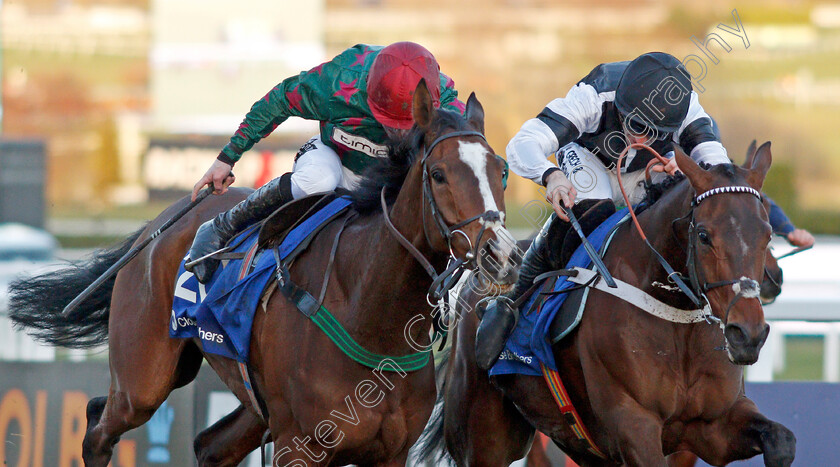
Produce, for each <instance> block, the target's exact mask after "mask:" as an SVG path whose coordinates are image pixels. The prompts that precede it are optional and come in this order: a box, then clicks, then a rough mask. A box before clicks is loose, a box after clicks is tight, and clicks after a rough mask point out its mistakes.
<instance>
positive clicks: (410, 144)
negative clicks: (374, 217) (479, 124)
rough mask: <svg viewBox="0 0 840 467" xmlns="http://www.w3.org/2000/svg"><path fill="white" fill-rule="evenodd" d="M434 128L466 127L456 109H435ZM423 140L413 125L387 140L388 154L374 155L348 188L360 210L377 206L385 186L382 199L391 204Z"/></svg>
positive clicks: (362, 211)
mask: <svg viewBox="0 0 840 467" xmlns="http://www.w3.org/2000/svg"><path fill="white" fill-rule="evenodd" d="M435 114H436V117H437V118H436V120H435V126H436V128H442V127H445V128H454V129H456V130H460V129H465V128H466V126H467V121H466V119H464V117H462V116H461V115H460V114H459V113H456V112H452V111H449V110H441V109H438V110H437V112H435ZM422 143H423V131H422V130H421V129H420V128H418V127H417V125H414V126H413V127H412V128H411V130H410V131H409V132H408V135H407V136H406V137H405V139H403V140H402V141H394V140H389V141H388V143H387V145H388V157H387V158H382V159H376V160H375V161H374V162H373V163H372V164H371V165H370V166H368V167H367V168H366V169H365V171H364V173H362V177H361V180H360V181H359V185H358V187H357V188H355V189H354V190H352V191H350V193H349V195H350V198H351V199H352V200H353V205H354V208H355V209H356V210H357V211H359V212H360V213H362V214H365V213H369V212H372V211H375V210H379V209H380V201H379V197H380V192H381V191H382V188H383V187H384V188H385V202H386V203H387V204H388V205H391V204H392V203H393V202H394V201H395V200H396V199H397V194H398V193H399V191H400V188H401V187H402V185H403V182H404V181H405V177H406V176H407V175H408V171H409V170H411V167H412V166H413V165H414V162H415V161H416V160H417V156H418V155H419V154H420V149H421V145H422Z"/></svg>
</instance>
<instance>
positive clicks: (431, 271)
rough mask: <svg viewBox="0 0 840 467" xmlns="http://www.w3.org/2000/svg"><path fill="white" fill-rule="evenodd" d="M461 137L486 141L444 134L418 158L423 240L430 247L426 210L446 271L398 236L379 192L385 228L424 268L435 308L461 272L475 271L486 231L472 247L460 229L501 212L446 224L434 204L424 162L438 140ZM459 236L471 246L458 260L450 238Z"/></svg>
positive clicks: (428, 296) (468, 133)
mask: <svg viewBox="0 0 840 467" xmlns="http://www.w3.org/2000/svg"><path fill="white" fill-rule="evenodd" d="M461 136H477V137H479V138H481V139H482V140H483V141H485V142H486V141H487V139H486V138H485V137H484V135H483V134H481V133H479V132H477V131H469V130H465V131H453V132H450V133H445V134H443V135H441V136H439V137H437V139H435V140H434V141H433V142H432V144H430V145H428V146H427V147H426V148H425V151H424V153H423V159H421V161H420V164H421V165H422V170H423V199H424V203H423V235H424V236H425V238H426V242H427V243H428V244H429V245H431V244H432V242H431V240H430V238H429V232H428V230H427V227H426V225H427V222H426V211H427V210H429V211H431V216H432V219H433V220H434V221H435V225H436V226H437V229H438V232H439V233H440V235H441V237H443V239H444V240H446V243H447V245H448V246H449V263H448V265H447V267H446V269H445V270H444V271H443V272H441V273H439V274H438V272H437V271H436V270H435V267H434V266H432V263H431V262H429V260H428V259H426V257H425V256H424V255H423V253H421V252H420V250H418V249H417V247H415V246H414V245H413V244H412V243H411V242H410V241H409V240H408V239H407V238H405V236H404V235H403V234H402V233H400V231H399V230H397V228H396V227H395V226H394V224H393V223H392V222H391V216H390V214H389V212H388V205H387V204H386V202H385V188H384V187H383V188H382V191H381V192H380V202H381V204H382V213H383V215H384V217H385V225H387V226H388V230H389V231H390V232H391V233H392V234H393V235H394V237H396V239H397V241H399V242H400V244H401V245H402V246H403V247H404V248H405V249H406V250H408V252H409V253H411V255H412V256H413V257H414V258H415V259H416V260H417V262H418V263H420V265H421V266H422V267H423V269H424V270H425V271H426V273H427V274H428V275H429V277H431V278H432V285H431V287H430V288H429V291H428V293H427V294H426V300H427V301H428V302H429V305H431V306H435V303H436V302H439V301H440V300H442V299H443V297H444V295H445V294H446V293H447V292H448V291H449V290H450V289H452V287H454V286H455V284H456V283H457V282H458V280H459V279H460V278H461V276H462V275H463V273H464V272H465V271H467V270H469V269H474V268H475V267H477V258H478V248H479V245H480V244H481V237H482V236H483V235H484V231H485V230H487V228H484V229H481V231H480V232H479V235H478V238H477V239H476V241H475V245H473V244H472V241H470V238H469V236H468V235H467V234H466V233H464V231H463V230H461V228H462V227H464V226H466V225H468V224H470V223H472V222H475V221H482V222H483V223H485V224H488V225H489V224H490V223H492V222H495V221H499V220H500V219H501V213H500V212H499V211H485V212H483V213H481V214H478V215H476V216H472V217H470V218H468V219H465V220H462V221H460V222H457V223H455V224H452V225H449V224H447V223H446V221H445V220H444V219H443V216H442V215H441V213H440V209H439V208H438V206H437V202H436V201H435V198H434V196H433V195H432V187H431V182H430V181H429V178H430V177H429V167H428V166H427V165H426V161H427V160H428V158H429V156H430V155H431V154H432V151H433V150H434V148H435V146H437V145H438V143H440V142H441V141H444V140H446V139H449V138H457V137H461ZM456 234H457V235H461V236H463V237H464V239H466V240H467V243H468V244H469V245H470V247H469V249H468V250H467V253H466V254H465V255H464V256H465V257H464V258H458V257H456V256H455V253H454V251H453V249H452V239H453V238H454V237H455V235H456Z"/></svg>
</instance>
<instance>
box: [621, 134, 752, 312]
mask: <svg viewBox="0 0 840 467" xmlns="http://www.w3.org/2000/svg"><path fill="white" fill-rule="evenodd" d="M631 148H637V149H647V150H648V151H650V153H651V154H653V155H654V157H655V158H656V159H655V160H657V161H658V162H660V163H662V164H663V165H665V164H667V163H668V159H666V158H664V157H662V155H660V154H659V153H658V152H657V151H656V150H655V149H653V148H651V147H650V146H648V145H646V144H642V143H632V144H630V145H628V146H627V147H626V148H624V151H622V152H621V155H620V156H619V157H618V161H617V163H616V167H617V168H618V172H617V174H616V175H617V178H618V185H619V188H620V189H621V195H622V196H623V197H624V202H625V203H626V204H627V209H628V210H629V211H630V216H631V218H632V219H633V224H634V225H635V226H636V230H637V231H638V232H639V235H640V236H641V238H642V239H643V240H644V241H645V244H646V245H647V246H648V247H649V248H650V250H651V251H652V252H653V253H654V256H655V257H656V259H657V261H659V263H660V264H661V265H662V267H663V268H664V269H665V271H666V272H667V273H668V280H669V281H671V282H673V283H674V284H676V285H677V286H678V287H679V289H680V290H681V291H682V292H683V293H684V294H685V295H686V296H687V297H688V298H689V299H690V300H691V301H692V303H694V305H696V306H700V305H701V302H700V299H699V298H698V296H700V297H702V298H703V301H705V302H706V304H708V303H709V299H708V298H707V297H706V292H708V291H709V290H712V289H714V288H717V287H723V286H727V285H731V286H732V289H733V291H734V292H735V296H734V297H733V299H732V300H731V301H730V302H729V305H728V306H727V308H726V311H725V312H724V316H723V319H721V318H718V317H716V316H714V315H712V314H711V312H709V314H708V315H707V316H706V321H707V322H709V323H712V322H714V323H717V324H718V325H720V326H721V328H722V327H723V326H724V325H725V324H726V322H727V321H728V318H729V311H730V310H731V309H732V307H733V306H735V303H736V302H737V301H738V300H739V299H741V298H758V296H759V283H758V281H756V280H754V279H750V278H748V277H741V278H739V279H731V280H723V281H718V282H712V283H709V282H705V280H704V281H703V282H702V284H701V281H700V278H699V277H698V274H697V261H696V260H697V244H696V242H697V240H696V237H697V235H696V234H695V233H696V225H695V222H694V214H695V208H696V207H697V206H699V205H700V203H701V202H703V201H704V200H706V199H708V198H710V197H712V196H714V195H718V194H725V193H746V194H750V195H753V196H755V197H757V198H758V199H759V201H761V199H762V196H761V193H760V192H759V191H758V190H756V189H754V188H752V187H749V186H740V185H734V186H723V187H718V188H712V189H711V190H708V191H706V192H704V193H701V194H699V195H697V196H695V197H694V198H693V199H692V200H691V209H690V210H689V212H688V214H686V215H685V216H684V217H683V218H686V217H689V216H690V218H691V219H690V221H689V227H688V252H687V259H686V269H687V271H688V276H689V277H688V279H689V281H690V282H691V287H690V288H689V286H688V285H687V284H686V283H685V280H684V278H683V277H682V275H681V274H680V273H678V272H676V271H674V269H673V268H672V267H671V266H670V265H669V264H668V262H667V261H666V260H665V258H663V257H662V255H661V254H660V253H659V252H658V251H657V250H656V249H655V248H654V247H653V245H651V243H650V241H648V238H647V236H646V235H645V233H644V230H642V227H641V225H640V224H639V221H638V219H637V218H636V213H635V212H634V210H633V206H632V205H631V203H630V199H629V197H628V196H627V192H626V191H625V189H624V185H623V183H622V181H621V172H620V167H621V160H622V158H623V157H624V156H625V155H626V154H627V151H629V150H630V149H631ZM653 164H654V163H653V162H652V163H649V164H648V166H647V168H646V169H645V173H646V175H649V170H650V168H651V166H652V165H653ZM704 308H706V307H704Z"/></svg>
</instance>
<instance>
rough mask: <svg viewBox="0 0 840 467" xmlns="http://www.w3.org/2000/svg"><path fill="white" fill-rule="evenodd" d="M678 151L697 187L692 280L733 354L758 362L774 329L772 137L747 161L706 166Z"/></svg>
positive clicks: (743, 360)
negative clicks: (768, 205) (766, 279)
mask: <svg viewBox="0 0 840 467" xmlns="http://www.w3.org/2000/svg"><path fill="white" fill-rule="evenodd" d="M676 157H677V164H678V165H679V167H680V170H682V171H683V173H685V175H686V177H687V178H688V180H689V182H690V183H691V186H692V187H693V188H694V192H695V197H694V198H693V201H692V212H691V214H690V215H689V217H688V218H687V222H688V224H689V225H688V273H689V275H690V276H691V281H692V284H693V286H694V288H695V290H697V291H698V292H700V293H703V294H704V295H705V296H706V297H707V299H708V302H709V305H710V306H711V309H712V313H713V315H714V316H715V317H717V318H719V319H720V320H721V323H722V324H723V326H724V336H725V338H726V344H727V345H726V347H727V351H728V354H729V359H730V360H731V361H732V362H733V363H736V364H740V365H748V364H752V363H755V361H756V360H758V353H759V350H760V349H761V346H762V345H763V344H764V341H765V340H766V339H767V333H768V331H769V329H770V327H769V325H768V324H767V323H766V322H765V321H764V311H763V309H762V307H761V302H760V300H759V281H760V280H762V278H763V276H764V264H765V255H766V252H767V250H768V248H767V247H768V244H769V242H770V235H771V229H770V224H769V222H768V215H767V210H766V209H765V208H764V206H763V204H762V196H761V186H762V184H763V183H764V177H765V176H766V175H767V171H768V169H769V168H770V163H771V159H772V157H771V155H770V143H769V142H767V143H764V144H763V145H762V146H761V147H760V148H759V149H758V151H756V152H755V154H754V156H753V157H750V158H748V160H747V161H746V162H745V164H744V167H737V166H734V165H729V164H722V165H716V166H712V167H711V168H709V169H708V170H704V169H702V168H701V167H700V166H698V165H697V164H696V163H695V162H694V161H693V160H692V159H691V158H689V157H688V156H686V155H685V154H683V153H681V152H680V151H677V155H676Z"/></svg>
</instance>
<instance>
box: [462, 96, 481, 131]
mask: <svg viewBox="0 0 840 467" xmlns="http://www.w3.org/2000/svg"><path fill="white" fill-rule="evenodd" d="M464 116H466V117H467V121H468V122H470V124H471V125H472V126H473V128H475V129H476V130H478V131H479V132H480V133H482V134H483V133H484V107H482V106H481V102H478V98H477V97H475V93H474V92H472V93H470V98H469V99H467V110H466V111H465V112H464Z"/></svg>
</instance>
